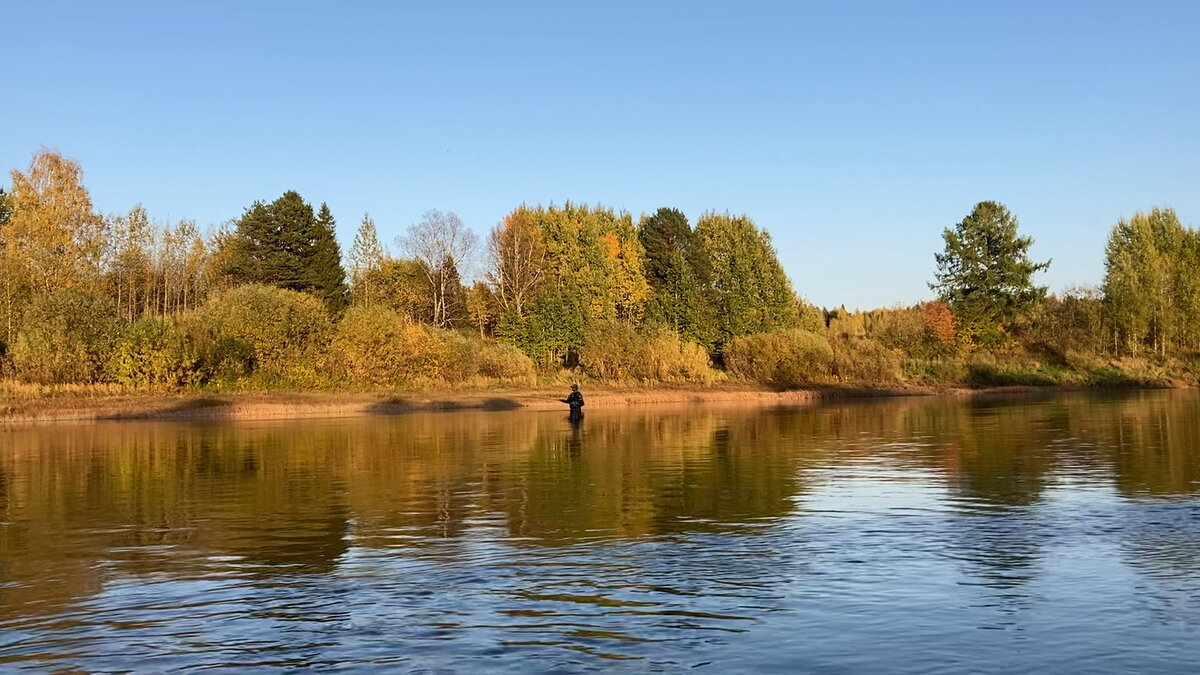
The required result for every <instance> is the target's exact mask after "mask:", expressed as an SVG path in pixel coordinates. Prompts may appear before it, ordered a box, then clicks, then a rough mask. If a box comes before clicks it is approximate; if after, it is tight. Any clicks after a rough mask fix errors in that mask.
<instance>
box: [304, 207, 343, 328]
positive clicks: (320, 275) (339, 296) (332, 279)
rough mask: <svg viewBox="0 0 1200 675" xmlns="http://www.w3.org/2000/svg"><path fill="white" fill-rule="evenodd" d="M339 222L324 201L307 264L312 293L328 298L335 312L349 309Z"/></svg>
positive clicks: (314, 230) (327, 302) (309, 285)
mask: <svg viewBox="0 0 1200 675" xmlns="http://www.w3.org/2000/svg"><path fill="white" fill-rule="evenodd" d="M336 227H337V223H336V222H335V221H334V219H333V213H331V212H330V211H329V206H328V205H326V204H324V203H323V204H321V208H320V210H319V211H318V212H317V220H316V223H314V228H313V235H312V242H313V243H312V254H311V256H310V258H309V261H308V264H307V265H306V266H305V272H306V275H305V276H306V277H307V288H306V289H304V290H307V291H308V292H310V293H312V294H314V295H316V296H317V297H319V298H321V299H322V300H324V301H325V306H326V307H328V308H329V309H330V310H332V311H334V312H340V311H342V310H344V309H345V308H346V304H347V302H348V298H347V295H348V294H349V293H348V290H347V289H346V270H345V269H344V268H343V267H342V249H341V247H340V246H338V242H337V234H336Z"/></svg>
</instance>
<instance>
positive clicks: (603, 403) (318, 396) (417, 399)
mask: <svg viewBox="0 0 1200 675" xmlns="http://www.w3.org/2000/svg"><path fill="white" fill-rule="evenodd" d="M1162 388H1172V387H1169V386H1165V385H1164V386H1138V387H1130V386H1121V387H1096V386H1090V387H1089V386H1081V385H1053V386H1036V387H1035V386H1003V387H980V388H959V387H921V386H905V387H820V388H809V389H791V390H783V391H780V390H774V389H769V388H763V387H754V386H749V385H746V386H733V385H726V386H721V387H688V386H676V387H671V386H655V387H640V388H639V387H616V386H592V387H588V388H587V389H585V392H586V394H587V401H588V407H587V409H588V410H599V409H606V408H621V407H633V406H647V405H662V404H673V405H700V404H709V403H724V404H736V403H742V404H753V405H809V404H814V403H818V402H821V401H830V400H846V399H860V398H874V397H897V396H939V395H940V396H975V397H977V396H989V395H995V396H1009V395H1022V394H1023V395H1029V394H1037V393H1054V392H1062V391H1082V390H1097V389H1105V390H1111V389H1162ZM1173 388H1183V386H1182V385H1180V384H1176V385H1175V386H1174V387H1173ZM560 389H561V388H537V389H519V390H517V389H514V390H474V391H471V390H446V391H438V390H429V391H394V390H393V391H376V392H246V393H204V392H184V393H162V394H149V393H139V392H126V391H121V390H118V389H114V388H87V387H80V388H74V389H66V390H63V391H55V392H50V393H42V394H37V395H33V396H30V395H28V394H26V395H13V394H11V393H5V392H0V425H5V426H12V425H25V424H39V423H56V422H99V421H109V420H177V421H188V420H192V421H199V420H211V421H220V420H227V421H252V420H278V419H306V418H311V419H319V418H337V417H359V416H369V415H398V414H403V413H411V412H430V411H456V410H524V411H562V412H565V410H566V409H565V407H564V406H563V404H562V403H560V399H561V398H562V397H563V396H565V395H566V393H565V390H560Z"/></svg>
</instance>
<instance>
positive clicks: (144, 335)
mask: <svg viewBox="0 0 1200 675" xmlns="http://www.w3.org/2000/svg"><path fill="white" fill-rule="evenodd" d="M108 372H109V374H110V375H111V377H112V378H113V379H114V380H116V381H117V382H119V383H121V384H124V385H126V386H131V387H139V388H144V389H159V388H173V387H179V386H185V385H189V384H197V383H199V382H200V381H201V379H203V372H202V369H201V362H200V358H199V357H198V356H197V354H196V349H195V348H194V347H193V345H192V344H191V341H190V340H189V339H188V335H187V333H186V331H184V330H183V329H182V328H181V327H180V326H179V325H178V324H177V323H175V322H173V321H170V320H167V319H161V318H154V317H146V318H143V319H140V320H138V321H136V322H134V323H132V324H130V325H129V326H128V327H127V328H126V329H125V330H124V331H123V332H122V334H121V336H120V337H118V338H117V342H116V345H115V346H114V348H113V351H112V355H111V356H110V357H109V361H108Z"/></svg>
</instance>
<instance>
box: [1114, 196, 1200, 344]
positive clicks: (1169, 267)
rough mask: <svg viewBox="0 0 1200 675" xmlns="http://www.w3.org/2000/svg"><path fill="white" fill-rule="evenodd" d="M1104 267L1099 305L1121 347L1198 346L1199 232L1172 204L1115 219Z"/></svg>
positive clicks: (1199, 313) (1199, 331)
mask: <svg viewBox="0 0 1200 675" xmlns="http://www.w3.org/2000/svg"><path fill="white" fill-rule="evenodd" d="M1104 267H1105V272H1104V286H1103V289H1104V308H1105V310H1106V313H1107V315H1108V318H1109V321H1110V322H1111V325H1112V328H1113V330H1114V331H1115V333H1116V335H1115V337H1116V338H1117V341H1118V342H1119V344H1120V345H1121V346H1122V348H1123V349H1125V350H1127V351H1129V352H1131V353H1134V354H1136V353H1138V352H1139V351H1140V350H1141V349H1143V348H1145V347H1149V348H1150V349H1151V350H1154V351H1157V352H1158V353H1159V354H1160V355H1162V356H1165V355H1166V354H1167V352H1168V351H1169V350H1171V349H1174V348H1178V347H1181V346H1187V347H1193V348H1195V347H1197V346H1200V273H1198V272H1197V270H1198V269H1200V233H1197V232H1196V230H1193V229H1190V228H1185V227H1184V226H1183V225H1182V224H1181V223H1180V222H1179V218H1178V217H1177V216H1176V215H1175V212H1174V211H1173V210H1171V209H1153V210H1151V211H1150V213H1149V214H1142V213H1137V214H1134V216H1133V217H1132V218H1130V219H1129V220H1128V221H1126V220H1122V221H1120V222H1118V223H1117V225H1116V226H1115V227H1113V229H1112V232H1111V234H1110V235H1109V239H1108V246H1107V248H1106V249H1105V264H1104Z"/></svg>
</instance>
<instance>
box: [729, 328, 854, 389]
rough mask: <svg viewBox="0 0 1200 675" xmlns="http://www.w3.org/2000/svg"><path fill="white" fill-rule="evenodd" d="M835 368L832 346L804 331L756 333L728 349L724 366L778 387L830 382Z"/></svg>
mask: <svg viewBox="0 0 1200 675" xmlns="http://www.w3.org/2000/svg"><path fill="white" fill-rule="evenodd" d="M832 365H833V350H832V349H831V348H830V346H829V342H828V341H827V340H826V339H825V337H824V336H821V335H817V334H816V333H810V332H808V331H805V330H798V329H794V330H783V331H775V332H772V333H755V334H752V335H745V336H742V337H739V338H736V339H734V340H733V341H731V342H730V343H729V344H727V345H726V346H725V366H726V368H728V370H729V372H730V373H732V374H733V375H735V376H737V377H741V378H745V379H748V380H754V381H757V382H761V383H763V384H770V385H774V386H778V387H792V386H796V385H801V384H821V383H825V382H828V381H829V379H830V375H831V372H832Z"/></svg>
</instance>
